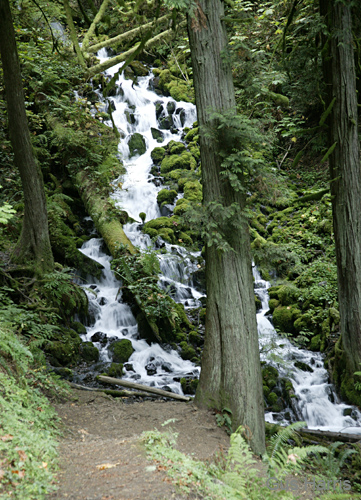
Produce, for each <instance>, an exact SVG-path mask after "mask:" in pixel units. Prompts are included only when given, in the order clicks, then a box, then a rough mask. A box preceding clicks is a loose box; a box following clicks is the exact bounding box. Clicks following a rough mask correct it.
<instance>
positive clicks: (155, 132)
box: [150, 127, 164, 142]
mask: <svg viewBox="0 0 361 500" xmlns="http://www.w3.org/2000/svg"><path fill="white" fill-rule="evenodd" d="M150 131H151V133H152V137H153V139H155V140H156V141H157V142H163V141H164V134H163V132H162V131H161V130H158V129H157V128H153V127H151V129H150Z"/></svg>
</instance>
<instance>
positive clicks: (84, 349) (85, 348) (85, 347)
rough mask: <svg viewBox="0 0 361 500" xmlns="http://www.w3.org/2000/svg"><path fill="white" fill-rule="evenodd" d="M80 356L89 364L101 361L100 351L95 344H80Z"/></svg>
mask: <svg viewBox="0 0 361 500" xmlns="http://www.w3.org/2000/svg"><path fill="white" fill-rule="evenodd" d="M80 356H81V357H82V359H83V360H84V361H86V362H87V363H96V362H97V361H99V351H98V349H97V348H96V347H95V345H94V344H93V342H83V343H82V344H80Z"/></svg>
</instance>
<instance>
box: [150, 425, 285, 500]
mask: <svg viewBox="0 0 361 500" xmlns="http://www.w3.org/2000/svg"><path fill="white" fill-rule="evenodd" d="M241 432H242V429H241V428H240V429H239V430H238V431H237V432H236V433H234V434H232V436H231V447H230V449H229V450H228V457H227V459H226V463H225V465H224V466H222V467H219V466H218V465H217V463H213V462H211V463H209V462H208V463H207V462H203V461H198V460H194V459H192V458H191V457H190V456H189V455H185V454H183V453H181V452H179V451H178V450H176V449H175V448H174V445H175V441H176V438H177V434H175V433H174V432H172V431H171V430H170V431H168V432H167V433H160V432H159V431H157V430H154V431H148V432H144V433H143V434H142V437H141V439H142V442H143V443H144V445H145V447H146V450H147V453H148V455H149V457H150V458H152V459H153V460H156V461H158V462H160V463H161V464H162V466H163V467H164V468H165V470H166V471H167V474H168V476H170V478H171V479H172V480H173V481H174V482H175V483H176V485H178V486H179V488H180V490H181V491H182V492H184V493H185V494H190V493H193V494H195V495H197V496H199V497H200V498H206V499H208V500H237V499H239V500H240V499H245V498H247V499H249V500H261V499H263V500H274V499H276V498H282V499H292V498H293V496H292V494H291V493H285V492H282V493H281V492H277V491H271V490H270V489H269V488H268V487H267V486H266V478H262V477H260V474H259V470H258V469H257V468H255V467H254V465H255V463H256V462H255V460H254V458H253V456H252V453H251V451H250V449H249V446H248V444H247V443H246V441H245V440H244V439H243V437H242V436H241Z"/></svg>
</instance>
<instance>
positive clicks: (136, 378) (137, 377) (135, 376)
mask: <svg viewBox="0 0 361 500" xmlns="http://www.w3.org/2000/svg"><path fill="white" fill-rule="evenodd" d="M131 378H132V379H133V380H139V379H140V378H142V377H141V376H140V375H139V373H134V375H132V377H131Z"/></svg>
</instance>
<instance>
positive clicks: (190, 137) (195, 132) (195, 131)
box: [184, 127, 199, 143]
mask: <svg viewBox="0 0 361 500" xmlns="http://www.w3.org/2000/svg"><path fill="white" fill-rule="evenodd" d="M198 139H199V128H198V127H196V128H192V129H190V130H189V131H188V132H187V133H186V135H185V137H184V140H185V141H186V142H188V143H189V142H197V141H198Z"/></svg>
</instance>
